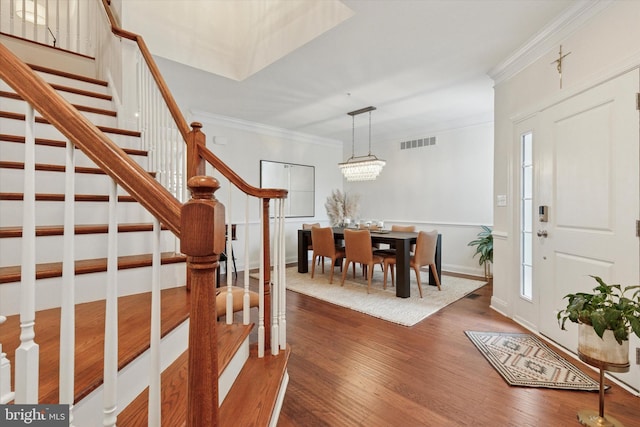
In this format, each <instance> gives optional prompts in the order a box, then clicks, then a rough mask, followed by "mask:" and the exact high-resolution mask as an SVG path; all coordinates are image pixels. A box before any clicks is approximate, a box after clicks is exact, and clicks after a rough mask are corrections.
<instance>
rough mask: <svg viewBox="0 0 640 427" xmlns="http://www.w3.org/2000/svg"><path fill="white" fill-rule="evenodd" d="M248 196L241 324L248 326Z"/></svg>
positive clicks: (249, 307) (249, 310)
mask: <svg viewBox="0 0 640 427" xmlns="http://www.w3.org/2000/svg"><path fill="white" fill-rule="evenodd" d="M249 199H250V197H249V195H248V194H247V197H246V201H245V209H244V273H243V276H244V294H243V296H244V298H243V301H242V323H243V324H244V325H248V324H249V322H250V320H251V318H250V317H251V316H250V314H251V295H250V294H249V266H250V265H251V264H250V263H249V234H251V233H249Z"/></svg>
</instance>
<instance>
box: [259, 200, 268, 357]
mask: <svg viewBox="0 0 640 427" xmlns="http://www.w3.org/2000/svg"><path fill="white" fill-rule="evenodd" d="M258 200H259V201H260V253H259V256H260V271H259V274H260V280H259V285H258V357H264V347H265V345H264V340H265V336H264V269H265V265H264V225H263V224H264V221H266V219H265V218H264V209H263V199H258Z"/></svg>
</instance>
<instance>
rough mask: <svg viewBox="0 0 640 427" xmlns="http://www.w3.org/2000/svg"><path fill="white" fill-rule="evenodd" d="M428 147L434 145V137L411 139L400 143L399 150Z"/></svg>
mask: <svg viewBox="0 0 640 427" xmlns="http://www.w3.org/2000/svg"><path fill="white" fill-rule="evenodd" d="M430 145H436V137H435V136H429V137H427V138H421V139H412V140H411V141H402V142H401V143H400V149H401V150H409V149H411V148H421V147H428V146H430Z"/></svg>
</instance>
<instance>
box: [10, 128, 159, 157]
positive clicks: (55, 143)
mask: <svg viewBox="0 0 640 427" xmlns="http://www.w3.org/2000/svg"><path fill="white" fill-rule="evenodd" d="M0 141H6V142H15V143H19V144H24V142H25V138H24V136H20V135H9V134H4V133H0ZM36 145H46V146H49V147H58V148H64V147H66V145H67V143H66V141H61V140H56V139H48V138H36ZM75 148H77V147H75ZM123 150H124V152H125V153H127V154H129V155H133V156H148V155H149V153H148V152H147V151H146V150H137V149H133V148H123Z"/></svg>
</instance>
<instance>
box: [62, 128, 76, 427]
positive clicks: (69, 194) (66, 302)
mask: <svg viewBox="0 0 640 427" xmlns="http://www.w3.org/2000/svg"><path fill="white" fill-rule="evenodd" d="M65 158H66V160H65V186H64V188H65V189H64V194H65V195H64V235H63V255H62V257H63V260H62V297H61V301H62V303H61V307H60V403H65V404H68V405H70V406H69V408H70V411H69V412H70V417H71V419H70V423H69V425H73V411H72V408H73V402H74V398H75V391H74V373H75V369H74V366H75V348H76V344H75V343H76V339H75V325H76V320H75V313H76V310H75V203H74V199H75V148H74V146H73V144H72V143H71V142H69V141H67V144H66V148H65Z"/></svg>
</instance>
